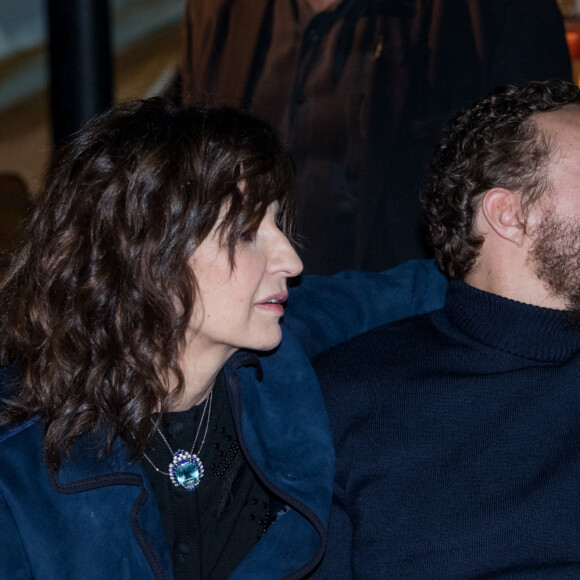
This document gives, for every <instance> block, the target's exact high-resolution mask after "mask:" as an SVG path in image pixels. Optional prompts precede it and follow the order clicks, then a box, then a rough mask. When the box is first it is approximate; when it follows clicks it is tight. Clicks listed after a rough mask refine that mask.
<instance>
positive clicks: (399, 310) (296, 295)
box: [284, 260, 447, 357]
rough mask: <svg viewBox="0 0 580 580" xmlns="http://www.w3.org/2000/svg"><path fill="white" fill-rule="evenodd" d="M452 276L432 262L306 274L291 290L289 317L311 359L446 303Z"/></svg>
mask: <svg viewBox="0 0 580 580" xmlns="http://www.w3.org/2000/svg"><path fill="white" fill-rule="evenodd" d="M446 291H447V280H446V279H445V277H444V276H443V275H442V274H441V273H440V272H439V271H438V270H437V268H436V267H435V264H434V263H433V262H432V261H430V260H413V261H410V262H406V263H405V264H403V265H401V266H398V267H396V268H393V269H392V270H387V271H385V272H382V273H380V274H375V273H370V272H358V271H347V272H341V273H340V274H336V275H334V276H328V277H327V276H304V279H303V280H302V282H301V283H300V285H299V286H297V287H296V288H293V289H292V290H291V291H290V299H289V300H288V307H287V309H286V314H285V316H284V324H285V327H286V328H287V329H289V330H291V331H292V333H293V334H294V335H295V336H296V338H297V339H298V341H299V342H300V344H301V346H302V348H303V349H304V351H305V352H306V354H307V355H308V356H309V357H313V356H314V355H316V354H318V353H320V352H322V351H323V350H326V349H328V348H330V347H331V346H334V345H336V344H340V343H341V342H344V341H345V340H348V339H349V338H352V337H353V336H357V335H358V334H361V333H363V332H366V331H367V330H370V329H372V328H376V327H377V326H381V325H382V324H386V323H387V322H391V321H393V320H399V319H401V318H407V317H409V316H415V315H416V314H422V313H424V312H430V311H432V310H437V309H439V308H441V307H442V306H443V302H444V300H445V293H446Z"/></svg>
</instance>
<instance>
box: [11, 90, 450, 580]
mask: <svg viewBox="0 0 580 580" xmlns="http://www.w3.org/2000/svg"><path fill="white" fill-rule="evenodd" d="M293 186H294V170H293V164H292V162H291V160H290V159H289V157H288V155H287V154H286V153H285V151H284V149H283V148H282V147H281V145H280V143H279V142H278V140H277V138H276V136H275V134H274V132H273V130H272V129H271V128H270V127H269V126H268V125H267V124H265V123H263V122H261V121H258V120H256V119H253V118H251V117H249V116H247V115H244V114H242V113H239V112H237V111H234V110H232V109H220V110H206V109H191V110H178V109H176V108H174V107H173V106H171V105H170V104H168V103H165V102H164V101H162V100H160V99H150V100H144V101H136V102H133V103H128V104H124V105H121V106H119V107H117V108H115V109H112V110H111V111H109V112H106V113H104V114H103V115H101V116H99V117H97V118H95V119H94V120H93V121H91V122H90V123H89V124H88V125H87V126H86V127H85V128H84V129H83V130H82V131H81V132H79V133H78V134H77V135H76V136H74V137H73V138H72V139H71V140H70V141H69V142H68V143H67V144H65V145H64V146H63V147H62V148H61V149H60V150H59V151H58V152H57V154H56V155H55V157H54V159H53V161H52V163H51V165H50V166H49V168H48V171H47V175H46V179H45V184H44V187H43V191H42V194H41V197H40V200H39V203H38V205H37V207H36V209H35V213H34V215H33V217H32V221H31V223H30V226H29V230H28V237H27V238H26V240H25V241H24V242H23V244H22V245H21V246H20V247H19V248H17V250H16V251H15V252H14V253H13V254H12V256H11V257H10V260H9V262H8V264H7V265H6V266H5V268H4V269H3V270H2V273H1V275H0V300H1V303H2V309H1V311H0V362H1V363H2V364H8V363H10V362H11V361H14V360H15V361H17V363H12V364H11V365H10V366H8V367H7V368H5V369H3V370H2V371H0V387H1V393H0V395H1V396H2V398H3V405H2V407H0V420H1V422H2V424H3V425H2V427H0V465H1V468H0V527H1V528H2V541H1V542H0V577H2V578H4V577H6V578H35V579H36V580H46V579H51V580H52V579H55V578H67V579H68V578H71V579H72V578H74V579H77V578H78V579H81V578H82V579H83V580H91V579H94V580H102V579H103V578H107V579H113V578H115V579H116V578H123V579H132V580H133V579H135V578H139V579H146V578H157V579H170V578H175V579H181V578H188V579H191V578H212V579H218V578H226V577H230V578H244V579H245V578H259V579H266V578H271V579H275V578H302V577H304V576H306V575H308V574H309V573H310V572H311V571H312V570H313V569H314V568H315V567H316V565H317V564H318V563H319V562H320V560H321V558H322V555H323V553H324V547H325V540H326V526H327V522H328V517H329V510H330V502H331V497H332V488H333V462H334V454H333V446H332V435H331V433H330V430H329V426H328V420H327V417H326V412H325V409H324V402H323V399H322V395H321V393H320V389H319V386H318V384H317V382H316V379H315V376H314V373H313V371H312V368H311V367H310V365H309V363H308V359H307V357H308V356H313V355H314V354H316V353H317V352H320V351H321V350H323V349H325V348H328V347H330V346H332V345H333V344H336V343H337V342H340V341H342V340H346V339H347V338H349V337H351V336H353V335H354V334H356V333H360V332H362V331H364V330H366V329H367V328H370V327H372V326H375V325H377V324H381V323H383V322H387V321H389V320H391V319H394V318H397V317H404V316H408V315H411V314H415V313H418V312H421V311H425V310H429V309H432V308H435V307H437V306H438V305H439V304H440V303H441V302H442V300H443V294H444V290H445V281H444V280H443V278H442V277H441V276H440V275H439V274H437V272H436V271H435V269H434V268H433V266H432V265H426V264H424V263H423V264H422V263H415V264H411V265H409V266H405V267H403V268H402V269H399V271H398V272H396V273H387V274H385V275H375V276H369V275H366V274H362V273H361V274H358V273H352V272H351V273H346V274H345V275H342V276H337V277H335V278H333V279H324V278H319V277H310V278H308V279H307V280H305V281H304V283H303V284H302V285H301V286H300V287H298V288H296V289H294V290H293V298H292V301H294V303H296V300H294V297H296V299H297V303H298V307H297V308H296V309H295V310H294V314H292V315H289V316H287V317H286V318H287V319H288V320H287V323H286V324H285V325H284V326H285V330H284V340H283V342H282V344H281V346H278V345H279V343H280V340H281V337H282V331H281V327H280V319H281V317H282V315H283V314H284V307H283V303H284V302H285V301H286V298H287V280H288V279H289V278H291V277H294V276H296V275H298V274H299V273H300V271H301V269H302V264H301V261H300V259H299V258H298V256H297V254H296V253H295V251H294V250H293V248H292V246H291V244H290V242H289V241H288V234H289V232H290V226H291V221H292V205H293V193H292V192H293ZM427 289H428V290H429V291H427ZM292 301H291V302H292ZM290 310H292V308H290ZM287 312H288V311H287ZM272 349H276V352H275V353H274V354H272V352H271V351H272ZM260 351H270V352H269V353H268V356H262V355H260V357H258V356H257V353H259V352H260Z"/></svg>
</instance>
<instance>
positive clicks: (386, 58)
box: [180, 0, 571, 274]
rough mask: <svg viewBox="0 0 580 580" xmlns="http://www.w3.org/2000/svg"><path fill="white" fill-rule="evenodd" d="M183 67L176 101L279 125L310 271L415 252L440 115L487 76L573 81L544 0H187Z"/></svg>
mask: <svg viewBox="0 0 580 580" xmlns="http://www.w3.org/2000/svg"><path fill="white" fill-rule="evenodd" d="M180 72H181V77H182V82H183V102H184V103H185V104H186V105H190V104H192V103H196V102H199V100H200V99H201V100H204V101H206V102H209V103H211V104H216V105H219V104H226V105H231V106H235V107H242V108H244V109H247V110H248V111H249V112H251V113H252V114H254V115H257V116H260V117H262V118H264V119H266V120H267V121H269V122H270V123H272V124H273V125H274V126H275V127H277V128H278V129H279V130H280V131H281V134H282V138H283V140H284V142H285V143H287V144H288V146H289V148H290V151H291V153H292V156H293V157H294V160H295V161H296V165H297V173H298V204H297V210H298V212H297V231H298V234H299V235H300V236H301V238H300V239H301V241H302V243H303V251H301V257H302V259H303V261H304V264H305V271H306V273H312V274H329V273H333V272H337V271H339V270H344V269H349V268H356V269H363V270H374V271H380V270H383V269H384V268H387V267H391V266H395V265H397V264H400V263H402V262H404V261H405V260H408V259H410V258H420V257H424V256H425V255H426V253H425V251H426V248H425V247H424V244H423V243H422V240H421V235H420V229H421V228H420V223H421V219H420V209H419V192H420V190H421V187H422V184H423V178H424V172H425V170H426V169H427V166H428V162H429V159H430V158H431V155H432V151H433V148H434V146H435V143H436V141H437V137H438V134H439V131H440V129H441V128H442V126H443V124H444V123H445V121H446V120H448V119H450V118H451V117H452V116H453V115H455V114H456V113H457V112H458V111H459V110H461V108H463V107H464V106H467V105H469V104H470V103H471V102H473V101H474V100H476V99H478V98H482V97H483V96H485V95H486V94H487V93H488V92H490V91H491V90H492V89H494V88H495V87H496V86H498V85H502V84H506V83H510V82H511V83H516V82H517V83H519V82H523V81H527V80H544V79H551V78H562V79H566V80H571V72H570V58H569V55H568V49H567V46H566V42H565V37H564V27H563V23H562V16H561V14H560V12H559V9H558V6H557V4H556V1H555V0H341V1H339V0H335V1H332V0H276V1H275V2H274V1H271V0H235V1H231V0H189V1H188V3H187V8H186V12H185V18H184V33H183V39H182V59H181V67H180Z"/></svg>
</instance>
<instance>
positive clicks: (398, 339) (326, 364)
mask: <svg viewBox="0 0 580 580" xmlns="http://www.w3.org/2000/svg"><path fill="white" fill-rule="evenodd" d="M435 312H438V311H435ZM433 315H434V313H433V312H430V313H425V314H419V315H416V316H411V317H409V318H404V319H402V320H397V321H394V322H389V323H387V324H384V325H382V326H379V327H378V328H375V329H373V330H369V331H368V332H365V333H364V334H361V335H359V336H357V337H355V338H352V339H350V340H347V341H346V342H343V343H341V344H339V345H337V346H335V347H333V348H331V349H329V350H326V351H324V352H323V353H321V354H319V355H318V356H316V357H314V358H313V359H312V366H313V368H314V370H315V372H316V374H317V376H318V378H319V379H320V382H321V385H322V386H323V388H324V385H325V384H326V383H329V382H332V383H333V384H334V385H335V386H336V385H341V384H346V383H349V382H350V381H352V380H354V381H358V380H360V372H361V369H364V371H365V374H367V373H371V374H372V373H379V372H381V371H383V370H385V369H387V368H389V367H390V366H392V365H395V364H401V362H402V361H403V359H404V358H405V356H406V355H407V354H408V353H410V352H411V349H413V351H414V352H416V350H417V348H421V345H424V344H429V343H430V341H431V339H432V338H433V335H434V333H435V332H436V329H435V328H434V326H433V322H432V318H433ZM347 388H348V385H347Z"/></svg>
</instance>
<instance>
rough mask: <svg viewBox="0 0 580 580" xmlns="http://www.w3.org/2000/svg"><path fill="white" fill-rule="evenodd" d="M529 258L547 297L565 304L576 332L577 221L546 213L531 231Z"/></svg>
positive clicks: (579, 320)
mask: <svg viewBox="0 0 580 580" xmlns="http://www.w3.org/2000/svg"><path fill="white" fill-rule="evenodd" d="M534 233H535V235H536V239H535V241H534V244H533V246H532V248H531V250H530V258H531V259H532V260H533V261H534V263H535V265H536V275H537V276H538V278H539V279H540V280H541V281H542V282H543V283H544V284H545V285H546V287H547V288H548V290H549V292H550V294H552V295H553V296H557V297H558V298H561V299H563V300H564V301H565V302H566V305H567V310H568V313H569V315H570V317H569V322H570V326H572V327H573V328H574V329H576V330H580V222H578V221H574V220H568V219H565V218H561V217H559V216H557V215H556V212H555V211H554V210H549V211H547V212H546V214H545V215H544V217H543V218H542V220H541V222H540V223H539V224H538V226H537V227H536V228H535V230H534Z"/></svg>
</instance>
